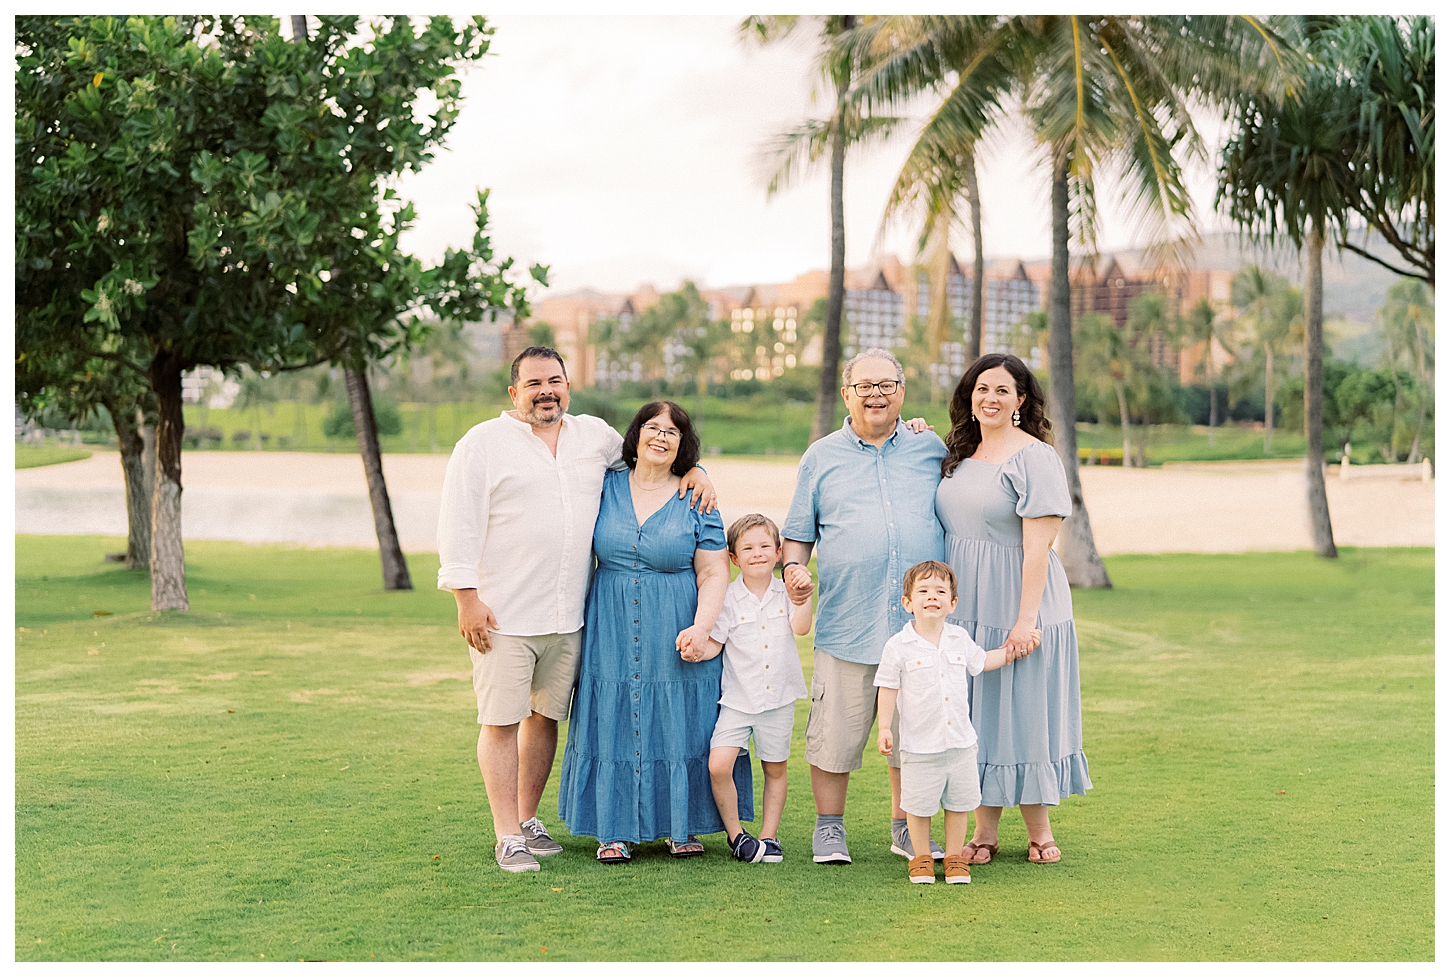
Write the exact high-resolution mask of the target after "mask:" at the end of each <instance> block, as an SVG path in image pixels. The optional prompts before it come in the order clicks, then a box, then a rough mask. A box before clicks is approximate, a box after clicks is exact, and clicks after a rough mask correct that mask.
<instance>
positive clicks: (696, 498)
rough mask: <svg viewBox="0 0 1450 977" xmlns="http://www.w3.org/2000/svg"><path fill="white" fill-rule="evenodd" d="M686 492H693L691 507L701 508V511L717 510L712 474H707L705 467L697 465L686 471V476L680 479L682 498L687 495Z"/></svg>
mask: <svg viewBox="0 0 1450 977" xmlns="http://www.w3.org/2000/svg"><path fill="white" fill-rule="evenodd" d="M686 492H692V493H693V494H692V495H691V496H690V508H692V509H699V510H700V511H701V512H714V511H715V486H714V485H713V484H711V482H710V476H708V475H706V474H705V469H703V468H701V467H700V466H699V465H696V466H695V467H694V468H691V469H690V470H689V471H687V472H685V477H684V478H681V479H680V498H682V499H683V498H684V497H685V493H686Z"/></svg>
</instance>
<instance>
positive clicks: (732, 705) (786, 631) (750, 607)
mask: <svg viewBox="0 0 1450 977" xmlns="http://www.w3.org/2000/svg"><path fill="white" fill-rule="evenodd" d="M790 613H791V604H790V598H789V597H788V596H786V592H785V584H783V583H781V582H780V581H779V580H776V579H775V578H774V577H772V578H771V581H770V587H769V588H767V589H766V591H765V597H764V598H760V597H756V596H755V595H754V594H752V593H751V592H750V588H749V587H746V586H745V581H744V580H743V579H741V578H739V577H737V578H736V579H735V582H734V583H732V584H731V585H730V586H729V587H727V588H726V589H725V604H724V606H723V607H721V608H720V616H719V617H718V618H717V619H716V620H715V627H714V628H713V629H712V630H711V631H710V637H711V638H714V639H715V640H716V641H718V642H720V643H721V644H723V645H724V646H725V651H724V655H725V667H724V669H723V670H722V672H721V674H720V705H722V706H725V707H727V708H729V709H734V710H735V711H736V712H745V713H757V712H765V711H766V710H768V709H777V708H779V707H781V706H783V705H785V704H787V703H789V702H794V701H795V700H797V699H804V698H805V697H806V680H805V674H804V673H803V672H802V671H801V659H800V655H799V654H798V653H797V652H796V646H795V635H794V634H792V633H791V629H790Z"/></svg>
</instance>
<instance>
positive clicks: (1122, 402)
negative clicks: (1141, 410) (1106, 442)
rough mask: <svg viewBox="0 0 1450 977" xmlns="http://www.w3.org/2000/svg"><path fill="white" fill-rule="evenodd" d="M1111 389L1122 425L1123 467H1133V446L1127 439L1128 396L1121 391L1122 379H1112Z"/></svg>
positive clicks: (1128, 429) (1119, 421)
mask: <svg viewBox="0 0 1450 977" xmlns="http://www.w3.org/2000/svg"><path fill="white" fill-rule="evenodd" d="M1113 389H1114V390H1115V391H1116V392H1117V394H1118V423H1120V424H1121V425H1122V426H1123V467H1124V468H1132V467H1133V446H1132V444H1131V443H1130V442H1129V440H1128V433H1129V431H1130V430H1131V429H1130V428H1129V427H1128V396H1127V394H1126V393H1124V392H1123V384H1122V381H1118V380H1115V381H1113Z"/></svg>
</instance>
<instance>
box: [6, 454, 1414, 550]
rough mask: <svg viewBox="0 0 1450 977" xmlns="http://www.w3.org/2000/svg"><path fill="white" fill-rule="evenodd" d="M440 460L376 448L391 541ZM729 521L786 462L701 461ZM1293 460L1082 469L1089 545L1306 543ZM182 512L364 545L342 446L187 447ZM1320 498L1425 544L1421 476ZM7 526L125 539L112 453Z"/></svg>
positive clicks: (48, 476)
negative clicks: (389, 508)
mask: <svg viewBox="0 0 1450 977" xmlns="http://www.w3.org/2000/svg"><path fill="white" fill-rule="evenodd" d="M447 464H448V456H447V455H443V454H438V455H384V456H383V471H384V474H385V476H386V478H387V480H388V489H389V492H390V495H391V497H392V503H393V512H394V517H395V519H396V520H397V524H398V533H399V536H400V537H401V538H402V541H403V546H404V547H405V548H406V549H408V550H410V551H413V552H427V551H433V550H436V549H437V541H436V527H437V520H438V497H439V492H440V490H441V488H442V485H443V472H444V469H445V467H446V466H447ZM704 464H705V465H706V467H707V468H708V469H709V471H710V477H711V478H712V479H713V480H714V482H715V486H716V488H717V489H718V490H719V494H720V500H721V509H722V511H723V513H724V515H725V519H726V521H727V523H728V521H729V520H730V519H732V518H734V517H736V516H739V515H742V514H744V513H746V512H763V513H765V514H766V515H769V516H771V517H772V518H774V519H776V520H777V521H781V520H783V519H784V518H785V513H786V510H787V509H788V508H789V507H790V499H791V494H792V492H793V491H794V490H795V474H796V466H795V463H794V460H793V459H789V458H780V459H778V460H776V459H739V458H707V459H705V462H704ZM1304 481H1305V477H1304V468H1303V463H1302V462H1298V461H1286V462H1259V463H1242V462H1220V463H1203V464H1191V465H1189V464H1184V465H1173V466H1165V467H1163V468H1150V469H1121V468H1098V467H1086V468H1083V469H1082V483H1083V496H1084V499H1085V501H1086V503H1087V509H1088V516H1089V518H1091V520H1092V524H1093V532H1094V534H1095V536H1096V538H1097V544H1098V549H1099V550H1100V551H1101V552H1102V553H1104V554H1114V553H1174V552H1192V553H1242V552H1247V551H1252V550H1297V549H1307V548H1308V547H1309V546H1310V542H1311V540H1310V535H1309V516H1308V508H1307V506H1306V503H1305V487H1304ZM182 484H183V494H182V522H183V526H184V529H185V533H186V535H187V536H188V537H189V538H193V539H234V540H242V541H246V542H258V543H260V542H293V543H300V544H303V545H309V546H373V545H376V537H375V536H374V534H373V522H372V513H371V509H370V508H369V506H368V500H367V489H366V485H365V484H364V481H363V470H362V461H361V459H359V458H358V456H357V455H352V454H308V453H303V452H268V451H257V452H242V451H215V452H207V451H194V452H187V453H186V454H185V455H184V457H183V460H182ZM1328 490H1329V508H1330V515H1331V518H1332V519H1333V522H1334V538H1335V541H1336V542H1337V543H1339V544H1340V545H1342V546H1433V545H1434V543H1435V498H1434V494H1435V493H1434V482H1421V481H1418V480H1408V479H1399V478H1394V477H1375V478H1353V479H1349V480H1341V479H1339V478H1338V477H1336V476H1335V474H1334V470H1333V469H1331V472H1330V477H1329V479H1328ZM15 531H16V532H19V533H66V534H89V533H95V534H108V535H117V536H119V535H124V534H125V532H126V508H125V501H124V495H123V490H122V478H121V465H120V458H119V455H117V454H116V453H115V452H110V451H98V452H96V454H94V455H93V456H92V457H90V458H88V459H86V460H84V461H76V462H69V463H67V464H62V465H49V466H46V467H43V468H28V469H23V470H20V471H17V472H16V473H15Z"/></svg>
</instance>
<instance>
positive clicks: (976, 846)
mask: <svg viewBox="0 0 1450 977" xmlns="http://www.w3.org/2000/svg"><path fill="white" fill-rule="evenodd" d="M962 851H964V852H966V855H967V862H968V863H970V864H972V865H986V864H987V863H988V862H990V861H991V860H992V856H993V855H995V854H997V846H996V845H983V844H980V843H978V842H975V841H969V842H967V847H965V848H963V849H962ZM979 851H984V852H986V853H987V857H986V859H985V860H983V859H979V858H978V857H977V852H979Z"/></svg>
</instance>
